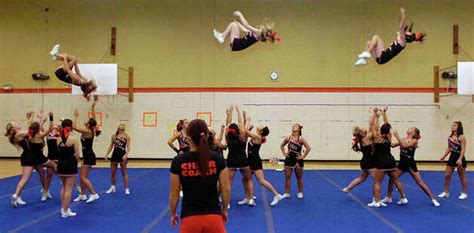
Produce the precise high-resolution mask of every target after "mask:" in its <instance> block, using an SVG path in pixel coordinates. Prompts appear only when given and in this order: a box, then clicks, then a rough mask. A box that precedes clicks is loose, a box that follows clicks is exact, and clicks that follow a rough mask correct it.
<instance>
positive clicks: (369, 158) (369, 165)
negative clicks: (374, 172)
mask: <svg viewBox="0 0 474 233" xmlns="http://www.w3.org/2000/svg"><path fill="white" fill-rule="evenodd" d="M360 152H362V159H361V160H360V169H362V170H370V169H374V168H375V167H377V164H376V160H375V155H374V154H373V145H372V144H369V145H365V146H361V147H360Z"/></svg>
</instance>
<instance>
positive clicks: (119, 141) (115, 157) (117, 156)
mask: <svg viewBox="0 0 474 233" xmlns="http://www.w3.org/2000/svg"><path fill="white" fill-rule="evenodd" d="M126 153H127V139H126V138H125V137H123V138H122V137H115V141H114V151H113V152H112V158H111V159H110V161H111V162H113V163H122V162H123V156H124V155H125V154H126Z"/></svg>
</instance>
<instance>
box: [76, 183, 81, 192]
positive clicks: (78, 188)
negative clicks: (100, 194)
mask: <svg viewBox="0 0 474 233" xmlns="http://www.w3.org/2000/svg"><path fill="white" fill-rule="evenodd" d="M76 191H77V192H78V193H81V186H79V185H76Z"/></svg>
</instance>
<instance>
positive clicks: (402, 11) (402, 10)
mask: <svg viewBox="0 0 474 233" xmlns="http://www.w3.org/2000/svg"><path fill="white" fill-rule="evenodd" d="M405 12H406V10H405V8H403V7H401V8H400V31H399V33H400V37H401V38H402V39H403V40H404V38H405V26H406V24H405Z"/></svg>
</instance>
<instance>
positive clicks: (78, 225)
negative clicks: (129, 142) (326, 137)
mask: <svg viewBox="0 0 474 233" xmlns="http://www.w3.org/2000/svg"><path fill="white" fill-rule="evenodd" d="M358 174H359V171H332V170H331V171H330V170H317V171H314V170H313V171H311V170H307V171H305V173H304V181H305V184H304V199H301V200H300V199H297V198H296V192H297V189H296V180H295V179H294V178H293V182H292V190H291V195H292V197H291V198H290V199H285V200H282V201H281V202H280V203H279V204H278V205H277V206H275V207H270V205H269V202H271V200H272V198H273V195H272V194H271V193H270V192H268V191H267V190H265V189H263V188H262V187H261V186H260V185H258V183H257V182H256V180H255V179H254V182H255V196H256V197H257V206H256V207H249V206H239V205H237V201H239V200H240V199H242V198H243V197H244V194H243V189H242V184H241V176H240V175H236V177H235V180H234V185H233V187H232V198H231V200H232V201H231V209H230V210H229V222H228V223H227V225H226V227H227V231H228V232H245V233H251V232H256V233H262V232H269V233H271V232H297V233H304V232H377V233H380V232H463V233H465V232H473V231H474V226H473V225H472V223H473V221H474V201H473V200H474V199H473V198H474V197H472V196H471V197H469V198H468V199H466V200H458V199H457V196H458V195H459V192H460V190H461V184H460V182H459V178H458V177H457V173H454V174H453V178H452V181H451V189H450V194H451V197H449V198H447V199H441V200H439V201H440V203H441V207H439V208H435V207H433V206H432V204H431V202H430V200H429V199H428V198H427V197H426V195H425V194H424V193H423V191H422V190H421V189H420V188H419V187H418V186H417V185H416V183H415V182H414V180H413V179H412V178H411V176H410V175H409V174H405V175H404V176H403V177H402V178H401V180H402V182H403V184H404V188H405V192H406V194H407V197H408V200H409V203H408V205H406V206H397V205H396V204H395V203H392V204H390V205H389V206H388V207H385V208H367V207H366V204H367V203H368V202H370V201H371V198H372V180H371V178H368V179H367V180H366V182H365V183H363V184H361V185H359V186H358V187H356V188H354V190H353V191H352V193H351V194H346V193H343V192H342V191H341V189H342V188H343V187H344V186H346V185H347V184H348V183H349V182H350V181H352V179H354V178H356V177H357V176H358ZM421 174H422V177H423V179H424V181H425V183H426V184H427V185H428V186H429V187H430V188H431V190H432V192H433V193H434V194H435V195H437V194H438V193H440V192H441V191H442V190H443V186H444V172H433V171H426V172H423V171H422V172H421ZM265 177H266V179H267V180H268V181H270V182H271V183H272V184H273V185H274V187H275V188H276V189H277V190H278V191H279V192H281V193H283V192H284V175H283V173H282V172H276V171H265ZM89 178H90V180H91V181H92V183H93V184H94V187H95V189H96V191H97V192H98V193H99V195H100V199H99V200H97V201H96V202H94V203H91V204H85V203H72V205H71V209H72V210H73V211H75V212H77V214H78V215H77V216H76V217H72V218H67V219H62V218H61V216H60V214H59V210H60V206H61V204H60V200H59V192H60V181H59V179H58V178H57V177H54V179H53V182H52V184H51V194H52V196H53V199H50V200H48V201H46V202H41V201H40V197H41V194H40V188H41V186H40V183H39V180H38V175H37V174H36V173H34V174H33V176H32V178H31V179H30V182H29V183H28V184H27V185H26V187H25V190H24V192H23V195H22V199H23V200H24V201H25V202H27V204H26V205H24V206H19V207H18V208H16V209H13V208H11V206H10V196H11V194H12V193H13V192H14V190H15V187H16V185H17V182H18V181H19V179H20V177H19V176H15V177H10V178H5V179H0V213H1V215H0V232H2V233H3V232H64V233H66V232H102V233H104V232H114V233H118V232H179V230H178V229H173V228H171V227H170V224H169V208H168V192H169V171H168V169H129V179H130V188H131V193H132V194H131V195H125V194H124V188H123V183H122V177H121V175H120V171H117V192H116V193H114V194H106V193H105V191H106V190H107V189H108V188H109V186H110V170H109V169H105V168H94V169H93V170H92V171H91V173H90V176H89ZM387 180H388V178H385V180H384V186H383V189H384V192H383V194H385V190H386V182H387ZM468 180H469V189H472V188H473V186H474V173H473V172H468ZM76 196H77V193H76V192H75V191H74V192H73V198H75V197H76ZM397 200H398V193H396V191H395V192H394V202H396V201H397ZM179 208H180V207H179Z"/></svg>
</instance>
